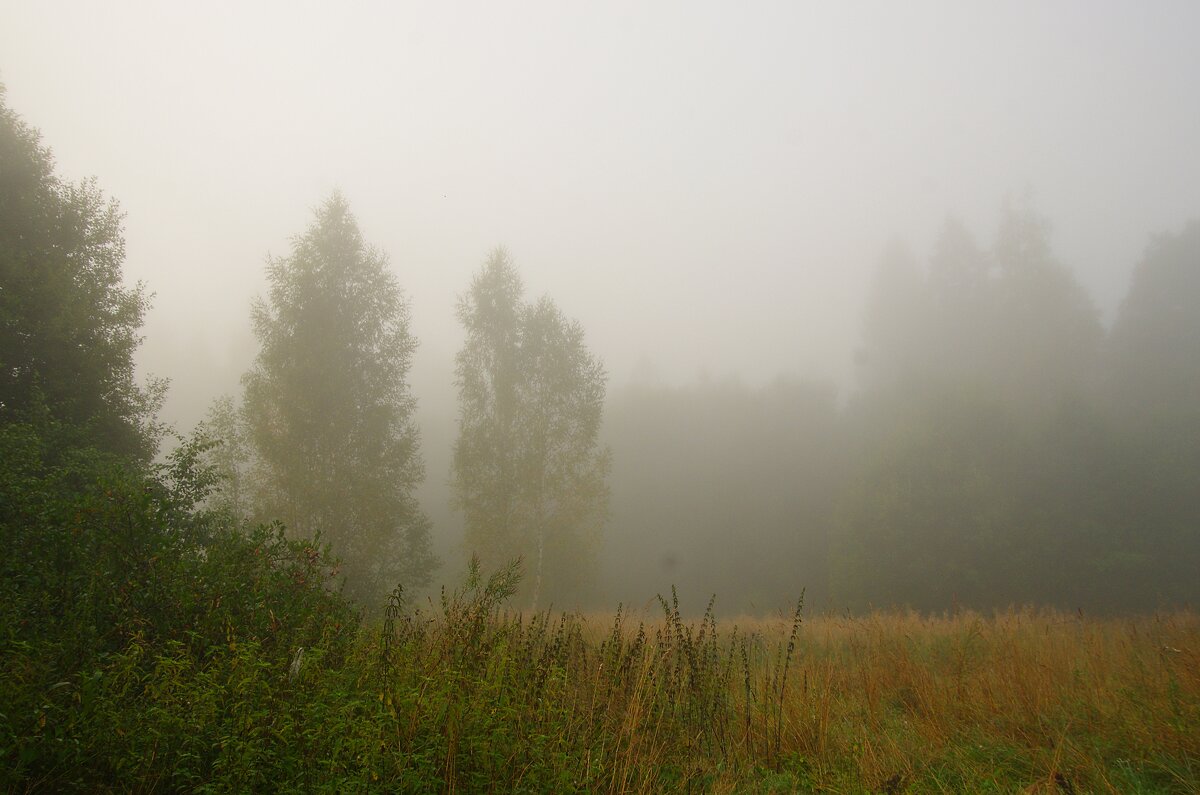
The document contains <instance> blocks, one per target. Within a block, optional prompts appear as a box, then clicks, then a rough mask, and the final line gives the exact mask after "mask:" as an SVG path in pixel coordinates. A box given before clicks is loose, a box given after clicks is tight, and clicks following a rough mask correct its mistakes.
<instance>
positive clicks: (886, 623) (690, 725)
mask: <svg viewBox="0 0 1200 795" xmlns="http://www.w3.org/2000/svg"><path fill="white" fill-rule="evenodd" d="M472 605H474V608H473V607H472ZM478 607H483V608H484V609H485V610H487V609H489V606H488V600H487V599H483V600H480V602H464V603H460V604H459V606H458V608H455V607H454V606H453V605H451V606H450V609H449V610H448V611H443V612H445V613H446V615H448V616H449V617H450V618H449V620H448V621H446V620H444V619H443V620H439V621H435V622H434V623H431V624H427V625H425V626H424V628H420V627H418V626H417V625H415V624H409V625H408V629H407V632H408V634H407V636H406V637H407V640H402V641H401V642H400V643H399V646H398V648H397V650H399V649H403V654H397V655H394V656H396V657H400V658H402V660H403V662H399V663H398V664H397V670H396V671H395V672H393V678H392V679H391V680H390V681H391V682H394V683H395V686H396V689H397V690H398V691H400V692H402V693H407V694H409V700H408V701H407V702H406V703H403V704H397V703H395V696H394V695H393V694H391V692H390V691H389V696H388V698H389V699H390V700H391V702H390V703H393V704H395V715H396V718H397V720H398V721H399V727H398V728H399V729H400V734H399V737H398V740H399V743H398V745H397V746H396V751H397V758H398V759H403V758H404V757H405V755H406V748H405V743H406V742H408V741H411V739H412V738H413V737H415V736H416V735H417V734H419V732H416V731H413V727H416V726H419V725H420V724H421V723H422V720H423V719H424V716H423V714H422V713H423V712H426V711H429V710H432V711H433V712H437V713H439V715H441V714H442V713H441V712H440V711H442V710H446V703H445V701H446V700H447V698H448V695H447V694H443V696H442V697H441V698H434V699H431V700H426V701H422V700H421V699H419V698H417V699H413V698H412V697H411V696H412V693H413V688H414V687H415V686H416V685H417V683H419V682H424V683H432V682H443V683H444V682H446V681H447V677H450V678H451V679H453V680H455V681H457V682H458V683H459V684H458V685H457V686H456V688H455V689H456V692H457V695H456V696H455V697H449V698H450V700H455V699H457V700H458V707H457V710H458V711H456V710H450V711H449V712H447V713H445V714H446V715H451V716H452V720H450V721H449V723H447V724H445V725H446V726H447V727H448V728H446V730H445V736H446V738H447V740H452V742H448V743H447V744H446V746H445V748H444V751H445V756H444V757H443V758H442V764H441V773H442V775H444V776H445V777H446V778H445V781H446V782H447V783H448V785H449V786H451V787H453V786H455V785H460V786H462V787H464V788H466V789H476V788H479V787H490V786H495V787H496V788H498V789H512V788H517V789H519V788H522V787H524V786H530V787H532V788H534V789H546V788H560V789H587V790H607V791H651V790H661V789H692V788H699V789H705V790H713V791H783V792H788V791H829V792H888V793H892V792H968V791H970V792H987V791H994V792H1014V791H1027V792H1039V791H1041V792H1105V791H1108V792H1121V793H1128V792H1197V791H1200V618H1198V617H1197V615H1196V614H1194V613H1190V612H1173V613H1164V614H1161V615H1153V616H1138V617H1126V618H1091V617H1088V616H1084V615H1080V614H1070V613H1062V612H1056V611H1048V610H1047V611H1035V610H1010V611H1007V612H1003V613H998V614H995V615H990V616H983V615H979V614H975V613H970V612H964V613H959V614H956V615H946V616H940V617H928V616H921V615H917V614H914V613H895V612H893V613H879V614H874V615H870V616H866V617H860V618H850V617H833V616H826V617H819V618H805V617H804V616H803V614H802V611H801V610H800V609H798V610H797V612H796V614H795V615H793V616H790V617H777V618H774V619H761V618H749V617H747V618H742V619H739V620H736V621H722V622H716V621H714V620H713V619H712V616H711V613H710V614H709V615H706V616H705V617H704V618H703V619H701V620H699V621H695V622H685V621H683V620H682V619H681V618H680V616H679V615H678V611H677V608H676V606H675V605H674V604H673V603H672V601H671V600H663V602H662V604H661V605H660V608H659V609H658V610H657V611H656V612H654V613H653V614H650V615H646V616H631V615H625V614H620V613H618V614H616V615H608V616H602V615H601V616H597V615H590V616H577V617H572V616H558V617H551V616H549V615H540V616H536V617H534V618H532V619H529V618H527V617H526V618H522V617H520V616H517V615H511V614H501V615H496V614H489V615H491V616H492V617H491V618H489V619H488V620H485V621H480V620H479V618H480V617H479V616H478V615H477V616H475V617H474V618H472V617H471V611H472V610H473V609H475V608H478ZM473 622H475V623H473ZM399 635H401V636H405V633H403V632H401V633H399ZM450 672H453V673H450ZM459 677H462V678H459ZM426 692H427V691H426ZM485 716H495V717H496V722H495V723H491V722H490V720H489V718H488V717H485ZM439 722H440V719H439V720H434V721H431V724H437V723H439ZM480 724H482V726H481V725H480ZM405 725H407V727H409V733H408V734H407V736H406V735H405V731H404V728H403V727H404V726H405ZM501 727H502V728H501ZM430 728H432V726H431V727H430ZM468 735H469V739H468ZM464 739H468V742H467V744H466V745H465V746H464V745H461V744H459V745H456V743H461V742H462V741H463V740H464ZM502 749H503V750H502ZM489 751H491V752H496V753H495V756H494V757H493V758H492V759H491V760H490V761H485V759H486V757H487V756H488V753H489ZM552 760H557V761H552ZM401 764H402V765H403V763H401ZM543 767H545V768H547V769H548V770H551V771H553V772H554V775H555V776H557V777H558V778H557V779H556V780H553V781H549V780H541V779H539V778H537V777H536V776H535V775H534V771H538V770H539V769H540V768H543ZM396 772H397V773H399V772H400V771H399V770H397V771H396ZM544 772H545V771H544V770H543V771H541V772H540V773H538V775H541V774H542V773H544ZM527 773H528V774H529V775H530V776H532V777H531V778H530V779H528V780H526V779H525V778H524V776H525V775H526V774H527Z"/></svg>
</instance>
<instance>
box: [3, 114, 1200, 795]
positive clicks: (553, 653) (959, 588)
mask: <svg viewBox="0 0 1200 795" xmlns="http://www.w3.org/2000/svg"><path fill="white" fill-rule="evenodd" d="M350 198H351V197H348V196H345V195H343V194H342V193H334V194H332V195H330V196H327V197H324V198H323V199H319V201H320V203H319V204H318V206H317V208H316V209H315V210H314V212H313V214H312V216H311V218H308V219H297V230H298V231H297V234H296V236H295V237H293V238H292V240H291V244H290V247H289V250H288V251H287V253H285V254H283V255H281V256H271V257H269V258H268V259H267V262H266V279H267V283H268V291H267V293H266V295H264V296H262V297H260V298H259V299H258V300H256V301H255V303H254V304H253V308H252V311H251V318H250V320H251V324H252V328H253V333H254V338H255V342H256V346H257V347H256V351H257V352H256V355H255V357H254V359H253V362H252V364H251V366H250V368H249V369H248V370H247V371H246V372H245V373H244V375H243V376H242V378H241V382H240V383H241V391H240V392H239V393H238V394H232V395H219V394H214V395H212V396H211V397H210V400H211V408H210V409H209V412H208V416H207V419H206V420H205V421H203V422H202V423H200V424H199V425H198V426H196V427H195V428H184V429H180V428H174V427H171V426H169V425H168V424H167V423H166V422H165V421H163V420H162V419H161V418H160V416H159V411H160V408H161V406H162V402H163V400H164V396H165V395H166V394H167V390H169V389H170V388H171V387H170V385H169V384H168V383H166V382H164V381H161V380H146V379H141V378H139V377H138V374H137V372H136V369H135V355H136V352H137V349H138V346H139V344H140V343H141V336H140V335H141V328H142V324H143V318H144V315H145V313H146V312H147V311H148V308H149V307H150V305H151V295H152V290H153V287H154V285H152V284H149V285H141V284H137V285H132V286H131V285H130V284H129V283H127V282H126V280H125V278H124V275H123V270H122V268H123V262H124V256H125V238H124V232H123V223H124V218H125V216H124V214H123V213H122V211H121V209H120V207H119V206H118V204H117V203H116V201H114V200H113V199H111V198H109V197H108V196H107V195H106V194H105V193H104V192H103V191H102V190H101V188H100V186H99V185H98V184H97V183H96V182H95V181H90V180H89V181H83V182H71V181H68V180H65V179H63V178H61V177H60V176H58V174H57V173H56V167H55V161H54V158H53V156H52V155H51V152H50V149H49V148H48V146H47V144H46V143H44V142H43V141H42V138H41V135H40V134H39V133H38V131H37V130H36V129H35V128H34V127H32V126H31V125H30V124H28V123H26V122H25V121H24V120H23V119H22V118H21V117H20V116H19V115H18V114H17V113H16V112H15V111H14V110H13V109H11V108H9V107H8V105H7V101H6V100H5V97H4V95H3V93H0V318H2V322H0V490H2V492H0V493H2V500H0V534H2V535H0V543H2V545H3V549H4V550H5V551H6V554H5V555H4V556H3V558H2V562H0V567H2V568H3V574H2V575H0V589H2V590H3V592H2V593H0V704H2V705H3V706H0V759H2V762H0V769H2V770H3V772H2V773H0V786H3V787H4V788H5V789H7V790H10V791H66V790H85V791H96V790H108V789H114V790H137V791H152V790H171V791H173V790H215V791H221V790H234V791H245V790H247V789H249V790H255V791H257V790H260V789H261V790H275V789H279V790H287V791H293V790H329V791H344V790H347V789H359V790H379V791H436V790H452V789H464V790H467V791H478V790H502V791H509V790H511V791H515V790H522V791H597V790H603V791H655V790H664V789H666V790H676V789H678V790H690V789H705V790H717V791H747V790H753V791H807V790H823V791H882V792H901V791H914V792H915V791H965V790H977V791H982V790H984V789H990V790H992V791H1012V789H1014V788H1030V787H1037V786H1042V785H1044V786H1045V788H1046V789H1045V790H1044V791H1053V790H1055V789H1057V790H1058V791H1065V792H1075V791H1101V790H1111V791H1125V792H1127V791H1145V792H1157V791H1181V792H1182V791H1194V790H1195V789H1196V788H1200V767H1198V764H1200V746H1198V745H1197V738H1198V737H1200V619H1198V618H1197V615H1196V614H1195V613H1194V612H1193V608H1194V607H1195V605H1196V604H1197V601H1200V577H1198V576H1197V573H1198V572H1200V312H1197V311H1196V305H1195V298H1196V297H1197V296H1200V221H1198V222H1193V223H1191V224H1189V225H1187V226H1186V227H1184V228H1181V229H1178V230H1176V231H1174V232H1173V233H1169V234H1164V235H1160V236H1157V237H1154V238H1152V239H1150V240H1149V241H1148V243H1147V245H1146V248H1145V253H1144V255H1143V256H1142V258H1141V260H1140V261H1139V262H1137V263H1136V266H1135V267H1134V269H1133V272H1132V273H1133V275H1132V279H1131V282H1130V285H1129V289H1128V293H1127V295H1126V296H1125V298H1124V300H1123V301H1122V302H1121V304H1120V308H1119V311H1118V312H1117V314H1116V316H1115V319H1114V320H1113V322H1112V323H1111V324H1107V325H1106V324H1105V323H1104V322H1102V319H1101V314H1100V312H1099V310H1098V309H1097V307H1096V305H1095V304H1094V302H1093V300H1092V299H1091V297H1090V296H1089V295H1088V293H1087V291H1086V290H1085V289H1084V287H1083V286H1082V285H1081V284H1080V282H1079V281H1077V279H1076V277H1075V276H1074V275H1073V273H1072V271H1071V270H1070V269H1069V268H1068V267H1067V266H1066V265H1065V264H1064V263H1063V262H1061V261H1060V260H1059V258H1058V257H1057V255H1056V253H1055V250H1054V247H1053V241H1052V236H1051V231H1050V225H1049V222H1048V220H1047V219H1046V218H1044V217H1043V216H1041V215H1040V214H1039V212H1038V211H1037V209H1036V208H1035V207H1034V206H1033V204H1032V202H1030V201H1027V200H1019V201H1010V202H1008V203H1006V204H1005V205H1004V206H1003V209H1002V211H1001V213H1000V215H999V217H998V218H997V220H996V227H995V233H994V236H993V237H992V239H991V240H990V241H989V242H986V243H981V242H979V241H977V240H976V239H974V237H973V236H972V234H971V233H970V232H969V231H968V230H967V228H966V227H965V226H964V225H963V224H962V223H960V222H958V221H956V220H954V219H950V220H947V221H946V223H945V225H944V226H943V227H942V228H941V229H940V231H937V233H936V235H935V238H934V244H933V247H932V250H931V251H930V252H928V253H927V254H917V253H913V252H912V251H910V250H908V249H906V248H905V247H904V246H902V245H899V244H898V245H896V246H892V247H890V248H888V249H887V250H886V251H884V252H882V254H881V255H880V259H879V262H878V267H877V268H876V271H875V276H874V279H873V281H872V286H871V291H870V295H869V297H868V299H867V300H866V302H865V308H864V312H863V320H862V335H861V345H860V346H859V347H858V348H857V350H856V351H855V353H854V372H855V381H856V384H855V386H854V387H853V388H851V389H848V390H847V389H840V388H839V386H838V385H837V384H834V383H831V382H824V381H821V380H816V379H801V378H785V377H781V378H779V379H777V380H775V381H774V382H772V383H769V384H766V385H747V384H744V383H743V382H741V381H739V380H737V379H736V378H729V379H724V378H715V379H714V378H707V379H697V380H696V381H695V382H693V383H690V384H683V385H679V384H666V383H662V382H660V381H657V380H656V379H655V378H654V377H653V375H652V374H648V375H647V376H646V377H645V378H644V379H641V380H640V381H636V382H633V383H630V384H629V385H627V386H624V387H622V388H619V389H613V390H610V389H609V388H608V374H607V371H606V368H605V363H604V362H603V361H602V360H601V359H600V357H599V356H597V355H596V354H595V353H594V352H593V350H592V348H590V347H589V336H588V329H586V328H585V327H584V326H583V325H582V324H581V323H580V322H579V321H577V320H575V319H573V318H572V317H570V316H569V315H567V314H566V313H564V311H563V310H562V309H560V307H559V306H558V305H557V304H556V303H555V301H554V300H553V299H552V298H551V297H546V296H543V297H531V296H529V295H528V294H527V291H526V287H525V284H524V282H523V280H522V276H521V272H520V269H519V266H518V261H519V253H520V252H516V251H509V250H507V249H505V248H502V247H497V248H495V249H493V250H491V251H482V252H479V262H480V265H479V267H478V270H477V271H476V272H475V274H474V276H473V277H472V279H471V281H470V282H469V283H467V284H464V285H462V288H461V291H460V293H459V297H458V302H457V305H456V306H455V307H448V308H447V309H446V311H448V312H453V313H454V315H455V317H456V319H457V321H458V323H459V326H460V328H461V331H462V339H463V342H462V345H461V348H460V349H459V350H458V352H457V354H456V355H455V356H454V360H453V364H452V366H453V368H454V386H455V390H456V395H455V404H454V405H453V407H443V408H442V411H443V413H444V414H445V416H453V433H452V435H451V438H444V437H445V436H446V434H445V433H444V432H442V433H438V432H434V433H426V432H424V429H422V428H421V427H419V426H418V423H417V420H416V417H417V415H416V408H417V406H418V401H419V400H420V399H421V396H420V395H417V394H415V393H414V390H413V389H412V387H411V386H410V383H409V373H410V368H411V363H412V357H413V355H414V351H415V350H416V349H417V346H418V344H419V340H417V339H416V337H415V335H414V333H413V331H412V329H411V323H410V318H411V313H412V312H413V309H414V307H413V306H412V304H411V302H410V299H409V298H408V297H407V293H406V292H405V289H404V286H403V285H402V284H401V282H400V281H399V279H398V277H397V274H396V271H395V270H394V269H393V268H392V266H391V263H390V260H389V256H388V253H387V252H384V251H382V250H381V249H379V248H376V247H375V246H373V245H372V243H371V242H370V233H371V231H372V230H370V229H363V228H360V225H359V222H358V220H357V219H356V216H355V214H354V212H353V210H352V207H351V203H350ZM305 223H307V226H305V225H304V224H305ZM714 322H720V320H719V319H715V321H714ZM427 460H437V461H439V462H442V461H444V462H445V463H446V471H437V472H431V471H430V467H429V466H427ZM427 479H428V480H430V481H434V482H436V483H444V484H445V494H444V499H438V500H434V501H433V502H428V503H422V501H421V499H420V498H419V495H420V494H421V493H422V492H420V488H421V487H422V484H424V483H425V482H426V480H427ZM435 491H436V489H435ZM438 532H441V533H442V534H443V537H444V536H446V535H447V534H454V535H456V536H458V537H457V538H455V540H454V543H453V544H452V545H449V546H446V545H443V546H444V547H445V548H446V549H449V550H450V552H449V553H447V552H444V551H442V552H439V551H438V550H436V549H435V543H434V541H435V537H436V535H437V533H438Z"/></svg>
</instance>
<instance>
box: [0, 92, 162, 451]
mask: <svg viewBox="0 0 1200 795" xmlns="http://www.w3.org/2000/svg"><path fill="white" fill-rule="evenodd" d="M121 219H122V216H121V212H120V210H119V208H118V206H117V203H116V202H115V201H113V200H111V199H107V198H105V196H104V194H103V193H101V191H100V190H99V188H97V187H96V184H95V182H93V181H85V182H82V183H80V184H78V185H74V184H70V183H67V182H63V181H62V180H60V179H59V178H58V177H56V176H55V175H54V159H53V157H52V156H51V154H50V151H49V149H47V148H46V147H45V146H43V145H42V143H41V139H40V136H39V134H38V132H37V131H36V130H34V129H33V128H31V127H29V126H28V125H26V124H25V123H24V122H22V121H21V119H20V118H19V117H18V116H17V115H16V114H15V113H13V112H12V110H10V109H9V108H8V106H7V105H6V104H5V102H4V89H3V86H0V421H3V422H4V423H6V424H7V423H11V422H16V421H26V420H34V419H36V417H37V416H46V415H48V417H49V418H50V419H52V420H55V421H57V422H59V423H62V424H63V425H64V426H65V427H68V428H70V429H72V432H73V433H75V434H76V435H78V436H79V437H80V438H78V439H77V442H78V443H83V444H89V445H94V446H96V447H98V448H100V449H103V450H107V451H110V452H114V453H117V454H120V455H126V456H132V457H134V458H137V459H141V460H143V461H145V460H149V459H150V457H151V456H152V455H153V454H154V451H155V449H156V447H157V434H156V433H155V432H154V429H153V426H152V421H153V417H154V412H155V410H156V408H157V406H158V403H159V398H160V397H161V394H162V389H163V387H162V385H161V384H155V385H151V386H150V387H149V388H143V387H141V386H139V385H138V383H137V381H136V380H135V378H134V365H133V354H134V351H135V350H136V349H137V346H138V343H139V342H140V338H139V337H138V329H139V328H140V327H141V325H142V316H143V315H144V313H145V311H146V308H147V306H148V298H147V296H146V294H145V291H144V290H143V289H142V287H141V285H138V286H136V287H132V288H131V287H126V286H125V285H124V283H123V281H122V277H121V268H122V265H123V263H124V259H125V240H124V237H123V232H122V228H121Z"/></svg>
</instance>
